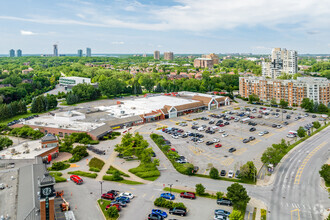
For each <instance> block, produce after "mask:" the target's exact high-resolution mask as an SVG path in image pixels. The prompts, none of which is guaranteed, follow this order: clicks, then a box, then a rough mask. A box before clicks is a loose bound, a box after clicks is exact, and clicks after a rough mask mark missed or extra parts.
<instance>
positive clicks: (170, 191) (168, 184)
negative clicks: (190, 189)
mask: <svg viewBox="0 0 330 220" xmlns="http://www.w3.org/2000/svg"><path fill="white" fill-rule="evenodd" d="M168 185H169V186H170V194H172V186H173V184H168Z"/></svg>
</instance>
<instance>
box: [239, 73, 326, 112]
mask: <svg viewBox="0 0 330 220" xmlns="http://www.w3.org/2000/svg"><path fill="white" fill-rule="evenodd" d="M239 93H240V95H241V96H242V97H244V98H248V97H249V95H252V94H255V95H257V96H258V97H259V98H260V100H261V101H264V102H270V101H271V100H272V99H275V100H276V102H277V103H279V102H280V100H281V99H283V100H285V101H287V102H288V103H289V106H300V104H301V102H302V100H303V99H304V98H309V99H310V100H313V101H314V103H323V104H324V105H326V106H328V105H329V102H330V81H329V80H328V79H327V78H322V77H298V78H297V79H296V80H293V79H290V80H280V79H269V78H265V77H240V79H239Z"/></svg>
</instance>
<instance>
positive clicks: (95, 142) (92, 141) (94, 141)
mask: <svg viewBox="0 0 330 220" xmlns="http://www.w3.org/2000/svg"><path fill="white" fill-rule="evenodd" d="M99 143H100V142H99V141H98V140H91V141H89V144H99Z"/></svg>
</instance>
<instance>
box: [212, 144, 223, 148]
mask: <svg viewBox="0 0 330 220" xmlns="http://www.w3.org/2000/svg"><path fill="white" fill-rule="evenodd" d="M214 147H215V148H220V147H222V145H221V144H216V145H215V146H214Z"/></svg>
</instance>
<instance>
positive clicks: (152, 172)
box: [129, 163, 160, 178]
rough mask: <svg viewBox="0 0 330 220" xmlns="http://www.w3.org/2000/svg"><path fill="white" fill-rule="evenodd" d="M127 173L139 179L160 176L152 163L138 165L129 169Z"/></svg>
mask: <svg viewBox="0 0 330 220" xmlns="http://www.w3.org/2000/svg"><path fill="white" fill-rule="evenodd" d="M129 172H131V173H133V174H135V175H136V176H138V177H141V178H150V177H158V176H160V172H159V170H158V169H157V167H156V166H155V165H154V164H153V163H147V164H142V163H141V164H140V165H139V166H138V167H135V168H132V169H129Z"/></svg>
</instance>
